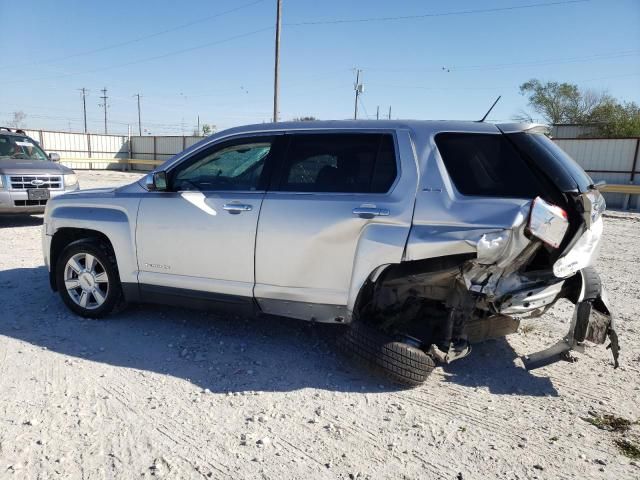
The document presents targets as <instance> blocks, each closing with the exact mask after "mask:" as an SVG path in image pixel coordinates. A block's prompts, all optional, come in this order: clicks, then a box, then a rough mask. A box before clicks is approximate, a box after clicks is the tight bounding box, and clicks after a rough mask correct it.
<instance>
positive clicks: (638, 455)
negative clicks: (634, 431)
mask: <svg viewBox="0 0 640 480" xmlns="http://www.w3.org/2000/svg"><path fill="white" fill-rule="evenodd" d="M614 442H615V444H616V446H617V447H618V450H620V453H622V454H623V455H624V456H625V457H629V458H631V459H633V460H640V446H638V445H636V444H635V443H633V442H630V441H629V440H625V439H624V438H622V439H619V440H614Z"/></svg>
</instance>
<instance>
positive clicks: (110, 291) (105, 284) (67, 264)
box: [56, 239, 122, 318]
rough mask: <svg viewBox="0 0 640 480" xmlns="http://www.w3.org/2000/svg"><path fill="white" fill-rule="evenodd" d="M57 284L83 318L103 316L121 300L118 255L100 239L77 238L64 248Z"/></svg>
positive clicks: (64, 296)
mask: <svg viewBox="0 0 640 480" xmlns="http://www.w3.org/2000/svg"><path fill="white" fill-rule="evenodd" d="M56 285H57V286H58V292H60V297H62V301H63V302H64V303H65V304H66V305H67V307H69V309H71V310H72V311H73V312H75V313H77V314H78V315H80V316H82V317H87V318H101V317H104V316H105V315H107V314H109V313H110V312H111V311H112V310H113V309H114V307H115V306H116V305H118V304H119V303H120V300H121V299H122V288H121V285H120V275H119V274H118V267H117V265H116V259H115V255H114V254H113V251H112V250H111V248H110V247H109V246H108V245H106V244H105V243H104V242H101V241H100V240H97V239H83V240H77V241H75V242H73V243H70V244H69V245H68V246H67V247H66V248H65V249H64V250H63V251H62V253H61V254H60V256H59V257H58V263H57V265H56Z"/></svg>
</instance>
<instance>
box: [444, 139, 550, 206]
mask: <svg viewBox="0 0 640 480" xmlns="http://www.w3.org/2000/svg"><path fill="white" fill-rule="evenodd" d="M435 140H436V145H437V146H438V150H439V151H440V155H441V157H442V160H443V162H444V164H445V166H446V168H447V171H448V172H449V175H450V176H451V179H452V180H453V183H454V185H455V187H456V188H457V189H458V191H459V192H460V193H461V194H463V195H480V196H491V197H512V198H535V197H536V196H538V195H540V192H542V191H543V187H542V185H541V184H540V182H539V180H538V178H537V177H536V176H535V174H534V173H533V172H532V171H531V169H530V168H529V166H528V165H527V162H526V161H525V159H524V158H522V156H521V155H520V154H519V153H518V151H517V150H516V149H515V147H514V146H513V145H512V144H511V142H509V140H508V139H507V138H506V137H505V136H504V135H491V134H476V133H439V134H438V135H436V137H435Z"/></svg>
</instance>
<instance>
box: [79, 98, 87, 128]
mask: <svg viewBox="0 0 640 480" xmlns="http://www.w3.org/2000/svg"><path fill="white" fill-rule="evenodd" d="M80 91H81V92H82V113H83V116H84V133H87V89H86V88H84V87H82V88H81V89H80Z"/></svg>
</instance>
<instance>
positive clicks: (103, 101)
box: [100, 87, 109, 135]
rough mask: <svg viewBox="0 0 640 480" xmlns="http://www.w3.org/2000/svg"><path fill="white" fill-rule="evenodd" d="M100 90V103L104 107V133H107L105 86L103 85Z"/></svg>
mask: <svg viewBox="0 0 640 480" xmlns="http://www.w3.org/2000/svg"><path fill="white" fill-rule="evenodd" d="M100 91H101V92H102V96H101V97H100V98H101V99H102V103H101V104H100V106H101V107H104V134H105V135H106V134H107V98H109V97H107V87H104V88H103V89H102V90H100Z"/></svg>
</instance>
